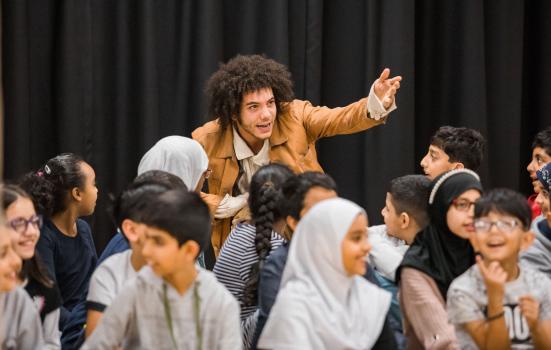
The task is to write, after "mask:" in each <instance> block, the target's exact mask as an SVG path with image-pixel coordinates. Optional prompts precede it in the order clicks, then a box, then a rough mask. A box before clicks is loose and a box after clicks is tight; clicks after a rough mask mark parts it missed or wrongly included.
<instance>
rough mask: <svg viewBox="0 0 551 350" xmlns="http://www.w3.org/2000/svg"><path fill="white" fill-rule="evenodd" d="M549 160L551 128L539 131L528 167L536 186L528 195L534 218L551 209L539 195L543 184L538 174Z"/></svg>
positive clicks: (533, 183)
mask: <svg viewBox="0 0 551 350" xmlns="http://www.w3.org/2000/svg"><path fill="white" fill-rule="evenodd" d="M549 162H551V128H547V129H544V130H542V131H540V132H538V133H537V134H536V136H535V137H534V141H532V158H531V160H530V163H528V166H527V167H526V170H527V171H528V174H529V175H530V181H532V187H533V188H534V193H533V194H531V195H530V197H528V204H529V205H530V209H531V210H532V219H535V218H536V217H538V216H539V215H540V214H542V212H543V209H545V210H548V209H549V206H547V207H543V205H542V204H543V203H542V198H541V196H538V195H539V193H540V189H541V185H540V182H539V181H538V176H537V174H536V172H537V171H538V170H539V169H541V168H542V167H543V166H544V165H545V164H547V163H549Z"/></svg>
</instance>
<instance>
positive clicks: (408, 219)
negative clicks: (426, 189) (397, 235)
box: [400, 211, 411, 230]
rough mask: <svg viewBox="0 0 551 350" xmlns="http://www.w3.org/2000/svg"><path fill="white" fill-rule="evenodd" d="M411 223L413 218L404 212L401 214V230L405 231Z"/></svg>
mask: <svg viewBox="0 0 551 350" xmlns="http://www.w3.org/2000/svg"><path fill="white" fill-rule="evenodd" d="M410 222H411V217H410V216H409V214H408V213H406V212H405V211H403V212H402V213H400V229H402V230H405V229H407V228H408V227H409V224H410Z"/></svg>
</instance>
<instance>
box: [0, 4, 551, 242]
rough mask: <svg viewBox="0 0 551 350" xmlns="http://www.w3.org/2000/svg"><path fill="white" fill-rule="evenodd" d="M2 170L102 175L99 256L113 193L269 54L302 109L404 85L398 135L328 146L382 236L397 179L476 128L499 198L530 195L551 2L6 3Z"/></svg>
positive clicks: (486, 173) (324, 146)
mask: <svg viewBox="0 0 551 350" xmlns="http://www.w3.org/2000/svg"><path fill="white" fill-rule="evenodd" d="M2 7H3V8H2V16H3V18H2V27H3V28H2V34H3V51H2V55H3V57H2V58H3V61H2V64H3V71H4V77H3V84H4V94H5V112H6V113H5V115H6V120H5V129H4V137H5V151H4V152H5V154H4V156H5V171H4V173H5V174H4V175H5V177H6V178H8V179H14V178H17V177H18V176H20V175H21V174H23V173H24V172H26V171H29V170H31V169H36V168H37V167H39V166H40V165H41V164H42V163H43V162H44V161H45V160H46V159H48V158H50V157H52V156H54V155H56V154H58V153H61V152H68V151H70V152H76V153H79V154H81V155H82V156H83V157H84V158H85V159H86V160H87V161H88V162H90V163H91V164H92V165H93V166H94V168H95V170H96V173H97V178H98V185H99V188H100V198H99V201H98V206H97V209H96V213H95V215H94V216H93V217H92V218H90V221H91V223H92V224H93V228H94V233H95V237H96V243H97V246H98V250H101V249H102V248H103V246H104V245H105V243H106V242H107V240H108V239H109V238H110V236H111V235H112V234H113V226H112V225H111V222H110V220H109V217H108V215H107V214H106V212H107V209H106V208H107V197H108V196H107V194H108V193H110V192H111V193H117V192H118V191H120V190H121V189H122V188H123V187H124V185H125V184H127V183H128V182H129V181H130V180H131V179H132V178H133V177H134V176H135V173H136V168H137V164H138V161H139V159H140V158H141V156H142V155H143V153H144V152H145V151H146V150H147V149H148V148H149V147H151V146H152V145H153V144H154V143H155V142H156V141H157V140H158V139H159V138H161V137H163V136H167V135H171V134H180V135H184V136H189V135H190V133H191V131H192V130H193V129H194V128H196V127H197V126H199V125H201V124H203V123H204V122H205V121H206V120H205V98H204V96H203V89H204V84H205V81H206V79H207V78H208V77H209V76H210V74H211V73H212V72H214V71H215V70H216V69H217V67H218V64H219V63H220V62H223V61H227V60H228V59H229V58H231V57H233V56H234V55H236V54H238V53H243V54H249V53H264V54H266V55H268V56H269V57H272V58H274V59H276V60H278V61H280V62H282V63H285V64H287V65H288V66H289V68H290V70H291V72H292V74H293V78H294V83H295V92H296V96H297V97H298V98H301V99H308V100H311V101H312V102H313V103H314V104H321V105H327V106H331V107H336V106H341V105H345V104H347V103H349V102H353V101H355V100H356V99H359V98H361V97H363V96H365V95H367V93H368V91H369V88H370V85H371V83H372V82H373V80H374V79H375V78H376V77H377V76H378V74H379V73H380V71H381V70H382V69H383V68H384V67H390V68H391V70H392V73H393V74H400V75H402V76H403V77H404V80H403V83H402V87H401V89H400V91H399V94H398V107H399V109H398V110H397V111H396V112H394V113H392V115H391V117H390V119H389V121H388V122H387V124H386V125H384V126H381V127H377V128H375V129H372V130H369V131H367V132H364V133H361V134H358V135H352V136H340V137H335V138H332V139H326V140H323V141H321V142H320V143H319V145H318V150H319V157H320V161H321V163H322V165H323V166H324V168H325V170H326V171H327V172H328V173H329V174H331V175H332V176H333V177H334V178H335V179H336V180H337V183H338V185H339V189H340V193H341V194H342V195H343V196H344V197H348V198H350V199H352V200H354V201H356V202H358V203H360V204H362V205H363V206H365V207H366V208H367V209H368V212H369V216H370V221H371V223H380V222H381V217H380V214H379V213H380V209H381V207H382V206H383V204H384V196H385V189H386V186H387V183H388V181H389V180H390V179H392V178H394V177H396V176H400V175H405V174H410V173H419V172H420V167H419V165H418V163H419V161H420V159H421V157H422V156H423V154H424V152H425V151H426V149H427V146H428V142H429V138H430V136H431V134H432V133H433V132H434V131H435V130H436V129H437V128H438V127H439V126H441V125H444V124H450V125H454V126H468V127H472V128H476V129H479V130H480V131H481V132H482V133H483V134H484V135H485V136H486V138H487V141H488V150H487V154H486V159H485V162H484V165H483V167H482V169H481V174H482V176H483V182H484V185H485V186H486V187H487V188H490V187H496V186H507V187H511V188H514V189H518V190H520V191H522V192H524V193H526V194H528V192H529V190H530V181H529V179H528V177H527V173H526V170H525V167H526V165H527V163H528V161H529V157H530V143H531V140H532V138H533V136H534V135H535V133H536V132H537V131H538V130H540V129H542V128H544V127H546V126H548V125H551V114H550V110H551V109H550V107H551V105H550V104H551V68H550V64H549V62H551V52H550V50H551V45H550V43H551V21H549V16H550V15H551V2H549V1H544V0H541V1H535V0H526V1H512V0H510V1H481V0H463V1H459V0H458V1H443V0H434V1H415V2H414V1H403V0H402V1H399V0H378V1H376V0H372V1H359V0H338V1H337V0H334V1H327V0H326V1H321V0H317V1H316V0H287V1H283V0H281V1H280V0H275V1H256V0H248V1H247V0H227V1H221V0H195V1H186V0H181V1H176V0H162V1H154V0H116V1H112V0H103V1H100V0H65V1H63V0H36V1H31V0H3V1H2Z"/></svg>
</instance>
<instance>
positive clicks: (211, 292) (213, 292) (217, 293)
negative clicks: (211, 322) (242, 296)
mask: <svg viewBox="0 0 551 350" xmlns="http://www.w3.org/2000/svg"><path fill="white" fill-rule="evenodd" d="M198 272H199V273H198V275H197V282H198V283H199V291H200V294H201V298H202V299H204V300H205V302H207V300H211V301H212V302H214V301H215V300H217V301H218V302H220V303H222V304H227V303H232V302H234V301H235V302H236V303H237V301H236V300H235V298H234V297H233V295H232V294H231V293H230V292H229V291H228V290H227V289H226V287H225V286H224V285H223V284H222V283H220V282H219V281H218V279H217V278H216V276H215V275H214V273H213V272H211V271H208V270H205V269H203V268H198Z"/></svg>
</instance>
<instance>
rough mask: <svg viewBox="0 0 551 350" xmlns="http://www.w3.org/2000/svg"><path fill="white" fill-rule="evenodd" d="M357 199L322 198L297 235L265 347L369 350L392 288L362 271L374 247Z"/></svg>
mask: <svg viewBox="0 0 551 350" xmlns="http://www.w3.org/2000/svg"><path fill="white" fill-rule="evenodd" d="M367 238H368V232H367V216H366V214H365V211H364V210H363V209H362V208H360V207H359V206H357V205H356V204H354V203H352V202H350V201H348V200H345V199H342V198H333V199H328V200H325V201H322V202H319V203H318V204H316V205H315V206H313V207H312V209H310V211H308V213H307V214H306V215H304V217H303V218H302V219H301V220H300V222H299V224H298V226H297V229H296V231H295V233H294V235H293V241H292V243H291V247H290V250H289V258H288V259H287V264H286V265H285V270H284V272H283V278H282V281H281V290H280V291H279V294H278V296H277V299H276V301H275V304H274V306H273V308H272V311H271V313H270V316H269V318H268V321H267V323H266V326H265V327H264V330H263V331H262V334H261V335H260V340H259V342H258V347H259V348H261V349H291V348H292V349H371V348H372V347H373V346H374V345H375V343H376V341H377V339H378V338H379V335H380V333H381V331H382V329H383V326H384V323H385V318H386V314H387V312H388V308H389V306H390V293H388V292H385V291H383V290H382V289H380V288H378V287H376V286H374V285H373V284H371V283H370V282H368V281H366V280H365V279H364V278H363V277H362V276H363V275H364V274H365V272H366V264H365V259H366V257H367V254H368V253H369V249H370V248H371V247H370V245H369V241H368V239H367Z"/></svg>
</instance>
